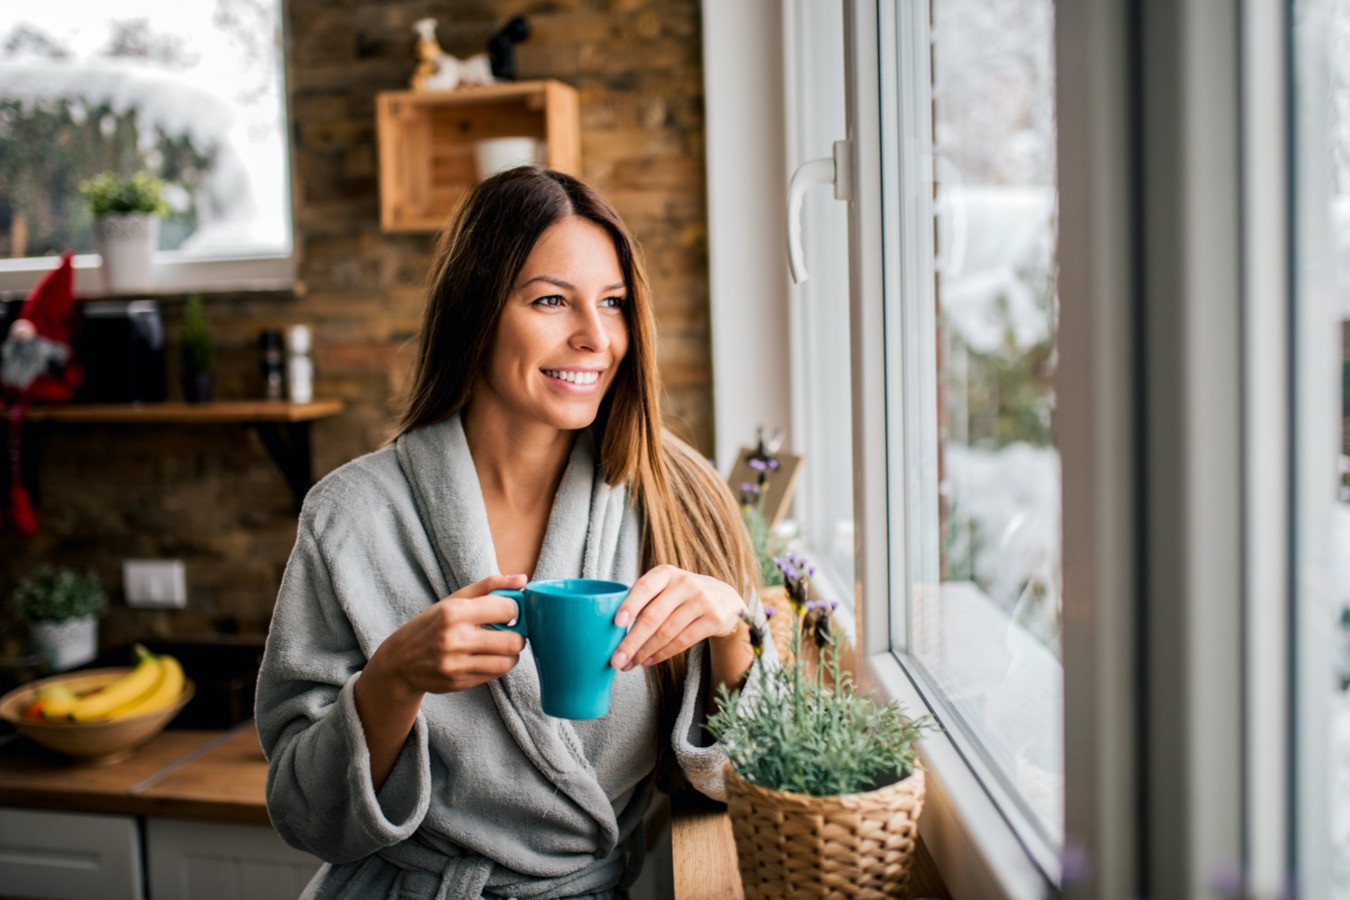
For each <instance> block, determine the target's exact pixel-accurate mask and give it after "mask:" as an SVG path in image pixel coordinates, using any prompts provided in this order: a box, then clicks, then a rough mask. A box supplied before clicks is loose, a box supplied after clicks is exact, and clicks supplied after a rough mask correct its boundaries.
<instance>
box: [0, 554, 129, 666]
mask: <svg viewBox="0 0 1350 900" xmlns="http://www.w3.org/2000/svg"><path fill="white" fill-rule="evenodd" d="M9 603H10V609H11V610H12V611H13V613H14V616H15V618H17V619H19V620H20V621H23V622H27V623H28V630H29V634H30V635H31V638H32V643H33V649H34V650H35V651H36V652H37V653H38V654H39V655H40V656H42V657H43V658H44V659H45V660H46V661H47V664H48V665H49V666H50V667H51V668H52V669H53V670H55V671H58V672H60V671H64V670H65V669H69V668H72V667H74V666H78V665H80V664H82V663H86V662H89V660H91V659H93V658H94V657H95V656H96V655H97V653H98V619H99V616H101V615H103V613H104V612H106V611H107V609H108V598H107V596H106V595H105V594H104V593H103V587H102V585H100V584H99V581H98V576H97V575H95V574H94V573H93V572H85V573H83V574H81V573H80V572H77V571H75V570H74V569H71V568H68V567H65V566H50V565H42V566H38V567H37V568H36V569H35V570H34V571H33V573H32V574H31V575H29V576H28V577H27V578H25V579H23V580H22V581H21V582H19V585H18V586H17V587H16V588H15V589H14V592H13V593H12V594H11V595H10V598H9Z"/></svg>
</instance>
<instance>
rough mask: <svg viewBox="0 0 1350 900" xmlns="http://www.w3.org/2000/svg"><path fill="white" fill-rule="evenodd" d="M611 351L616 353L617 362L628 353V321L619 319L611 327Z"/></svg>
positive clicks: (615, 360) (615, 359)
mask: <svg viewBox="0 0 1350 900" xmlns="http://www.w3.org/2000/svg"><path fill="white" fill-rule="evenodd" d="M609 346H610V352H611V353H612V354H613V355H614V362H615V363H616V364H617V363H618V362H619V361H620V360H622V359H623V358H624V356H626V355H627V353H628V323H627V322H626V321H624V320H623V319H620V320H618V321H617V322H615V323H614V324H613V325H611V326H610V329H609Z"/></svg>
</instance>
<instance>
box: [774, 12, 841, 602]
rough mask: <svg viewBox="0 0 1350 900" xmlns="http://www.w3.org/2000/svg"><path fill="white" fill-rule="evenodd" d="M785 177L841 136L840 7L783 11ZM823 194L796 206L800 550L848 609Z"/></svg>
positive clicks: (835, 233)
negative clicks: (800, 272)
mask: <svg viewBox="0 0 1350 900" xmlns="http://www.w3.org/2000/svg"><path fill="white" fill-rule="evenodd" d="M785 16H786V20H787V23H786V29H785V30H786V32H787V34H788V35H789V37H788V44H789V48H790V49H789V53H788V56H789V58H790V63H789V65H788V66H787V69H786V71H787V79H788V84H787V95H788V96H787V106H788V109H789V110H790V111H791V112H790V114H789V116H788V120H789V125H788V129H789V141H788V144H789V146H788V170H789V171H793V170H795V169H796V168H797V167H798V166H800V165H801V164H802V163H805V162H806V161H808V160H811V159H820V158H826V157H829V156H830V155H831V152H832V147H833V144H834V141H836V140H838V139H839V138H840V137H842V136H843V134H844V17H843V7H842V5H841V4H838V3H818V2H814V0H794V2H793V3H791V4H789V5H788V6H787V8H786V10H785ZM846 212H847V210H846V208H845V206H844V204H842V203H840V202H838V201H837V200H835V199H834V197H833V196H832V195H831V193H830V192H829V191H828V190H813V191H808V192H807V193H806V195H805V198H804V200H803V203H802V216H801V222H802V248H803V252H804V253H805V256H806V261H807V266H808V269H807V271H808V272H809V273H810V277H809V278H808V279H807V280H806V281H805V282H803V283H802V284H800V285H797V286H795V287H794V288H793V294H792V307H791V315H790V322H791V329H790V334H791V342H792V355H791V359H792V375H791V377H792V398H793V408H792V422H793V426H794V427H793V435H792V446H793V447H794V448H800V452H801V453H802V455H803V456H804V457H805V458H806V460H807V461H808V464H807V465H806V466H805V467H804V468H803V471H802V476H801V482H800V484H799V486H798V489H797V499H796V518H797V520H798V523H799V524H798V529H799V530H800V533H801V534H800V536H801V541H802V543H803V545H804V546H805V548H806V550H807V552H808V555H809V556H810V557H811V559H812V560H813V561H815V562H816V564H817V566H818V568H819V574H818V575H817V586H818V587H819V588H820V589H821V590H822V591H823V592H824V593H825V594H826V595H828V596H830V597H834V598H839V599H842V600H844V601H845V602H846V603H847V602H848V601H851V600H852V596H853V592H852V590H851V585H852V584H853V581H854V567H853V551H854V528H853V440H852V438H853V424H852V410H851V405H850V402H849V399H848V398H849V397H850V394H851V388H850V384H849V379H850V375H851V367H850V365H849V358H850V357H849V340H850V331H849V315H848V294H849V287H848V285H849V281H848V278H849V274H848V219H847V216H846Z"/></svg>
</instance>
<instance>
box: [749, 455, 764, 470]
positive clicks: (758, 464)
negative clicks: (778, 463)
mask: <svg viewBox="0 0 1350 900" xmlns="http://www.w3.org/2000/svg"><path fill="white" fill-rule="evenodd" d="M749 463H750V468H752V469H754V470H755V471H756V472H767V471H768V470H769V464H768V463H766V462H765V461H764V460H762V459H758V458H756V457H753V456H752V457H750V460H749Z"/></svg>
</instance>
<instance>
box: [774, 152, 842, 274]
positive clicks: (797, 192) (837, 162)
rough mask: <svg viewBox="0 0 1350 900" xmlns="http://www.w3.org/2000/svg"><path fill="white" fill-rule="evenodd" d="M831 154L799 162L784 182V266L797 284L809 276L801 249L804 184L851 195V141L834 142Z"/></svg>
mask: <svg viewBox="0 0 1350 900" xmlns="http://www.w3.org/2000/svg"><path fill="white" fill-rule="evenodd" d="M833 149H834V155H833V156H832V157H821V158H820V159H813V160H810V161H808V162H804V163H802V164H801V165H800V166H798V167H797V171H795V172H793V173H792V180H791V181H789V182H788V217H787V220H788V266H789V267H790V268H791V269H792V281H793V283H794V284H801V283H802V282H803V281H805V280H806V279H807V278H808V277H809V276H808V275H807V272H806V260H805V258H804V254H803V253H802V199H803V198H804V196H805V195H806V191H807V189H808V188H810V187H812V186H814V185H817V184H832V185H834V199H836V200H845V201H847V200H852V199H853V154H852V150H853V145H852V144H851V143H849V142H848V141H835V142H834V148H833Z"/></svg>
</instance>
